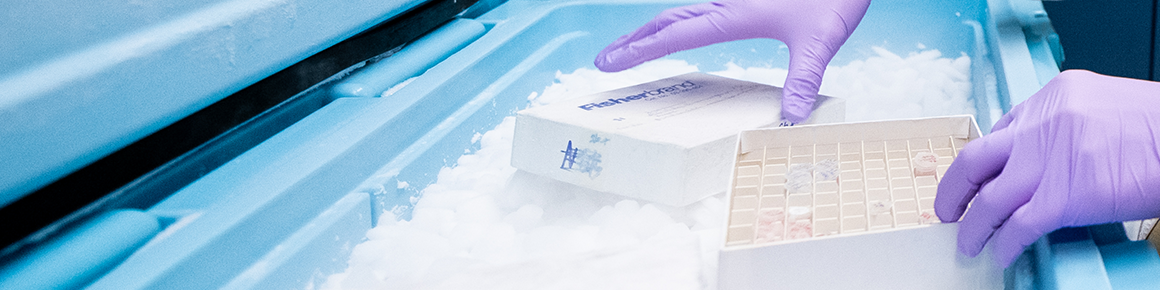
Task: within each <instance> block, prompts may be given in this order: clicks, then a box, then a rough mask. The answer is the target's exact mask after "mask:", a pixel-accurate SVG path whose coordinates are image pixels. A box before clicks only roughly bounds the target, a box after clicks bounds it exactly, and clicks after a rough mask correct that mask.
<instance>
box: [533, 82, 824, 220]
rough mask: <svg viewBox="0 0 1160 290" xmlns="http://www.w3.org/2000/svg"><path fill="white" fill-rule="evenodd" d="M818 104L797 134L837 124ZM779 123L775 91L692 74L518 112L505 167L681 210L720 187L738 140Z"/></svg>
mask: <svg viewBox="0 0 1160 290" xmlns="http://www.w3.org/2000/svg"><path fill="white" fill-rule="evenodd" d="M845 114H846V110H845V102H844V101H843V100H841V99H836V98H831V97H826V96H818V98H817V101H816V102H815V103H814V113H813V114H812V115H811V116H810V118H809V119H807V120H806V122H803V124H812V123H833V122H841V121H842V120H844V118H845ZM780 121H781V88H778V87H774V86H769V85H764V84H758V83H753V82H747V81H741V80H734V79H730V78H725V77H719V76H714V75H709V74H703V73H689V74H684V75H680V76H676V77H671V78H666V79H662V80H658V81H654V82H650V83H645V84H640V85H636V86H632V87H627V88H622V89H617V90H613V91H608V92H603V93H598V94H594V95H590V96H584V97H578V98H573V99H570V100H564V101H560V102H556V103H553V104H551V105H546V106H541V107H536V108H531V109H527V110H524V111H521V112H519V114H518V116H517V119H516V128H515V137H514V143H513V145H512V166H514V167H516V168H519V169H522V170H525V171H528V172H531V173H535V174H539V175H542V176H546V177H549V178H553V179H556V180H560V181H564V182H568V183H572V184H576V185H579V186H583V187H587V188H590V189H593V190H598V191H603V192H609V193H615V194H620V195H624V196H628V197H633V198H638V199H642V200H646V201H652V202H657V203H662V204H668V205H674V206H683V205H687V204H690V203H693V202H695V201H697V200H700V199H702V198H704V197H706V196H710V195H713V194H715V193H719V192H721V191H722V189H723V188H725V187H726V186H727V184H726V180H728V179H727V178H728V176H729V172H730V171H731V170H730V165H731V162H730V161H729V160H731V159H732V158H730V156H731V155H732V154H733V152H734V151H735V150H734V148H733V146H734V145H735V144H736V138H737V133H738V132H740V131H741V130H746V129H755V128H760V127H765V126H776V125H778V124H779V122H780Z"/></svg>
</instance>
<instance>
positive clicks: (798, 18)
mask: <svg viewBox="0 0 1160 290" xmlns="http://www.w3.org/2000/svg"><path fill="white" fill-rule="evenodd" d="M869 5H870V0H725V1H717V2H711V3H703V4H696V5H689V6H684V7H677V8H672V9H669V10H665V11H664V12H661V14H659V15H657V16H656V18H653V20H652V21H650V22H649V23H647V24H645V25H644V26H641V27H640V28H638V29H637V30H636V31H634V32H633V33H632V34H628V35H625V36H621V37H620V39H617V40H616V41H615V42H613V43H612V44H609V45H608V47H605V48H604V50H603V51H601V52H600V54H599V55H597V56H596V67H597V68H599V69H600V70H602V71H606V72H614V71H622V70H625V69H628V68H631V67H634V66H636V65H639V64H641V63H644V62H646V61H649V60H653V59H656V58H659V57H662V56H665V55H668V54H670V53H674V52H678V51H682V50H686V49H693V48H698V47H702V46H706V45H710V44H714V43H719V42H726V41H733V40H740V39H750V38H772V39H777V40H781V41H782V42H784V43H785V45H786V46H787V47H788V48H789V76H788V77H787V78H786V80H785V92H784V94H783V97H782V104H781V113H782V117H783V118H785V119H787V120H789V121H791V122H794V123H800V122H801V121H804V120H805V119H806V118H808V117H809V116H810V112H811V111H812V110H813V107H814V99H815V98H816V97H817V94H818V88H819V87H820V86H821V83H822V73H823V72H825V70H826V64H829V63H830V59H832V58H834V53H837V52H838V47H840V46H842V44H843V43H845V42H846V39H847V38H849V37H850V33H853V32H854V28H856V27H858V22H860V21H862V15H864V14H866V7H868V6H869Z"/></svg>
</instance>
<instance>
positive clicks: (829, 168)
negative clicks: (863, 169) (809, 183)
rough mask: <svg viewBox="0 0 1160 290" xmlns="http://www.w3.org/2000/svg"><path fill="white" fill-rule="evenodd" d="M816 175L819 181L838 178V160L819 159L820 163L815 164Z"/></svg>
mask: <svg viewBox="0 0 1160 290" xmlns="http://www.w3.org/2000/svg"><path fill="white" fill-rule="evenodd" d="M814 175H815V176H817V180H818V181H829V180H837V179H838V161H837V160H833V159H823V160H822V161H818V164H816V165H814Z"/></svg>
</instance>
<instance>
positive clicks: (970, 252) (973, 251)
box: [958, 239, 983, 258]
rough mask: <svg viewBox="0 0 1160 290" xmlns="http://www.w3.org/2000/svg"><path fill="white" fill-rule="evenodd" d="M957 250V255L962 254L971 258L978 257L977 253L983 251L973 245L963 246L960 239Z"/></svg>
mask: <svg viewBox="0 0 1160 290" xmlns="http://www.w3.org/2000/svg"><path fill="white" fill-rule="evenodd" d="M958 249H959V253H962V254H963V255H966V256H967V257H971V258H974V257H976V256H978V255H979V253H980V252H982V251H983V248H982V247H975V246H973V245H967V244H964V243H963V241H962V240H961V239H960V240H959V245H958Z"/></svg>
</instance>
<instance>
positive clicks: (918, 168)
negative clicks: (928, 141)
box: [910, 151, 938, 176]
mask: <svg viewBox="0 0 1160 290" xmlns="http://www.w3.org/2000/svg"><path fill="white" fill-rule="evenodd" d="M910 163H912V164H913V165H914V176H933V175H934V172H935V169H936V168H938V155H935V154H934V153H931V152H929V151H922V152H918V154H914V158H911V159H910Z"/></svg>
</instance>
